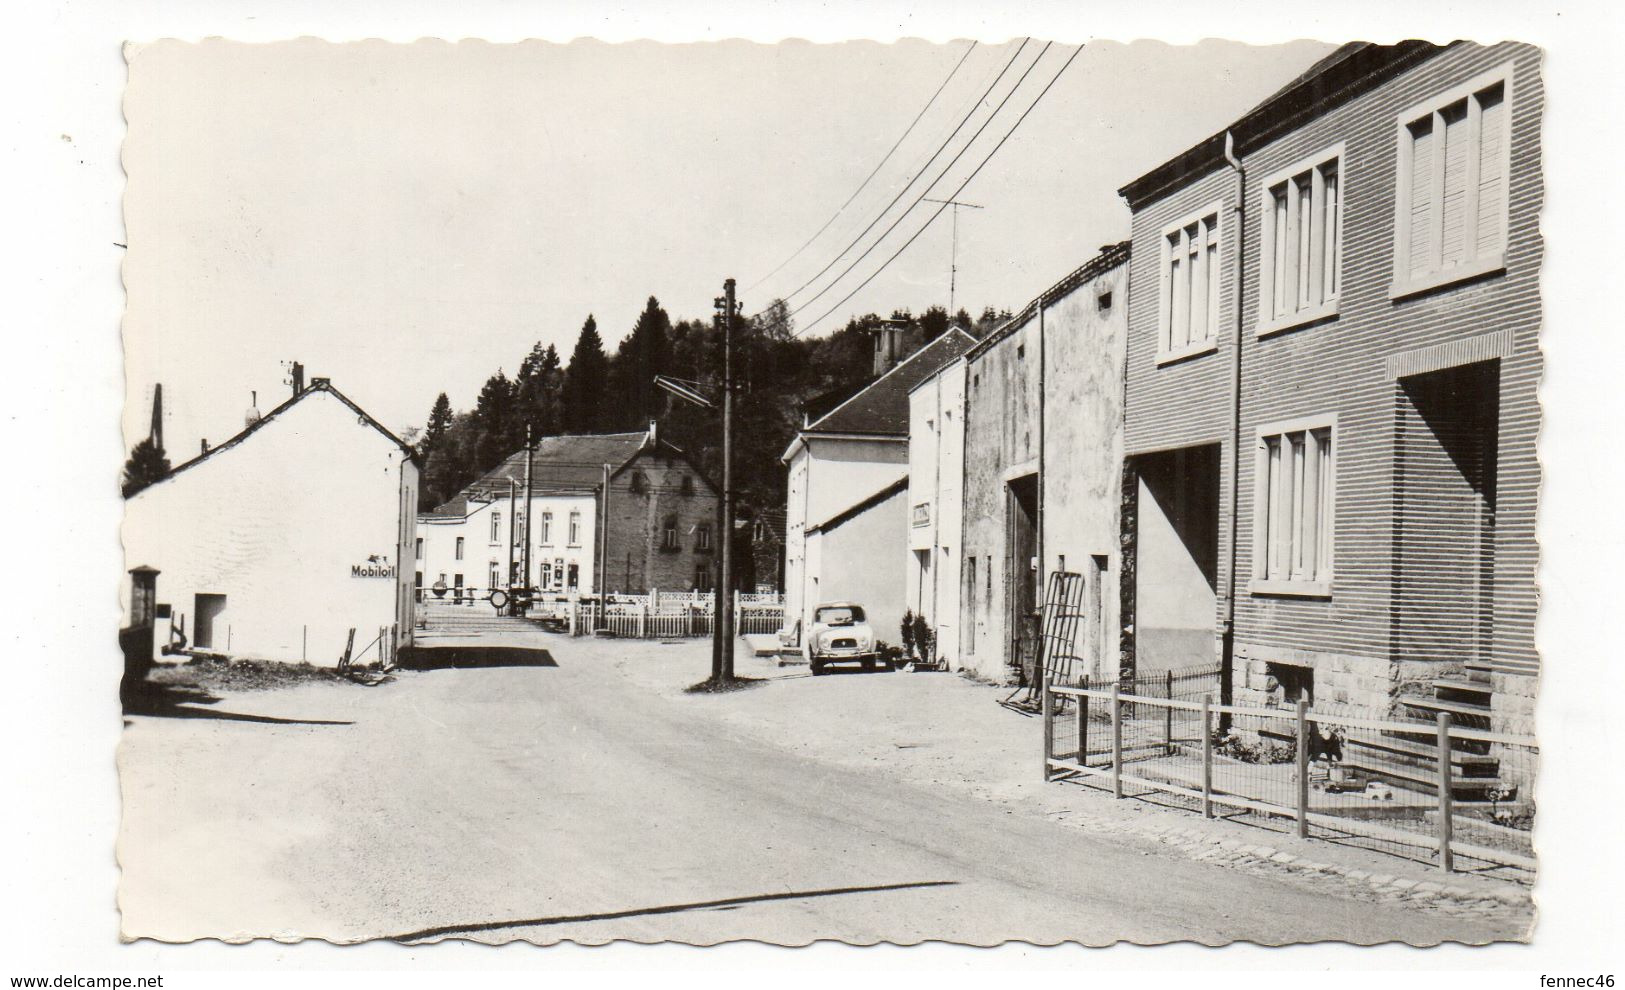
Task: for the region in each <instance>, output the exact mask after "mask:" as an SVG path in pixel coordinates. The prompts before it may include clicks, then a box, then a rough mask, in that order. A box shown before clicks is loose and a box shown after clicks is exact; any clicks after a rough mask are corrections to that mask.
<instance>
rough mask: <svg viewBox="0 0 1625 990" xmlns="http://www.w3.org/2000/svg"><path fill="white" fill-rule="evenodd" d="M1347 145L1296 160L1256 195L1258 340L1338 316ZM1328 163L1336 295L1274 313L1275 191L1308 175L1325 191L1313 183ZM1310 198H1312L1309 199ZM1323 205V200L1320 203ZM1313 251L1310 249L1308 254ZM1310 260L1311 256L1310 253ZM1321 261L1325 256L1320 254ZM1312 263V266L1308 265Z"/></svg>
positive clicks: (1290, 202) (1271, 177)
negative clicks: (1333, 166)
mask: <svg viewBox="0 0 1625 990" xmlns="http://www.w3.org/2000/svg"><path fill="white" fill-rule="evenodd" d="M1347 151H1348V148H1347V142H1344V141H1339V142H1337V143H1336V144H1334V145H1332V146H1330V147H1328V148H1323V149H1321V150H1320V151H1318V152H1316V153H1315V154H1312V155H1307V156H1305V157H1303V158H1300V159H1298V160H1297V161H1295V162H1293V163H1292V164H1290V165H1288V166H1287V167H1285V168H1281V169H1277V170H1276V171H1274V172H1271V173H1270V174H1269V175H1267V176H1265V177H1264V181H1263V182H1262V183H1261V184H1260V186H1259V191H1258V201H1259V210H1258V223H1259V232H1260V238H1259V240H1260V243H1261V245H1262V247H1261V250H1260V252H1259V262H1258V319H1257V325H1256V326H1255V328H1254V331H1255V333H1256V335H1257V336H1259V337H1268V336H1271V335H1273V334H1277V333H1282V332H1284V331H1287V330H1291V329H1294V328H1296V327H1301V326H1304V325H1306V324H1310V323H1318V322H1320V321H1322V320H1328V319H1333V318H1335V317H1336V316H1337V315H1338V308H1339V304H1340V303H1341V301H1342V295H1343V282H1344V269H1343V254H1344V237H1345V233H1344V232H1345V230H1346V229H1347V224H1346V222H1345V219H1344V218H1345V217H1346V216H1347V215H1348V189H1349V186H1348V169H1347V167H1346V162H1347V158H1348V155H1347ZM1330 162H1336V163H1337V232H1336V240H1337V257H1336V258H1335V259H1333V261H1332V270H1333V271H1334V272H1335V273H1336V281H1337V291H1336V292H1335V293H1334V294H1333V295H1332V296H1331V297H1330V298H1329V299H1328V298H1325V296H1324V293H1323V295H1322V299H1321V301H1320V302H1319V303H1317V304H1315V305H1313V306H1305V307H1303V308H1302V309H1297V310H1293V311H1291V312H1288V313H1276V312H1275V253H1276V247H1277V246H1276V243H1275V192H1274V190H1275V187H1276V186H1279V185H1281V184H1282V183H1291V182H1292V181H1293V180H1294V179H1296V178H1297V177H1298V176H1300V175H1302V174H1304V173H1305V172H1308V173H1310V174H1311V181H1312V182H1314V188H1318V189H1322V190H1324V182H1323V181H1316V180H1317V179H1318V177H1319V176H1321V175H1322V174H1323V173H1322V171H1321V170H1322V169H1324V168H1325V166H1326V165H1327V164H1328V163H1330ZM1311 198H1312V197H1311ZM1321 202H1322V203H1323V204H1324V202H1325V201H1324V199H1322V201H1321ZM1287 209H1288V213H1289V215H1291V214H1294V213H1296V210H1295V209H1294V207H1293V200H1290V199H1289V200H1288V204H1287ZM1318 243H1319V245H1320V249H1321V251H1322V252H1324V250H1325V239H1324V238H1321V239H1320V240H1319V242H1318ZM1313 250H1314V247H1313V246H1311V252H1313ZM1310 257H1311V259H1312V258H1313V257H1314V255H1313V254H1312V253H1311V255H1310ZM1322 257H1324V254H1322ZM1311 263H1312V262H1311Z"/></svg>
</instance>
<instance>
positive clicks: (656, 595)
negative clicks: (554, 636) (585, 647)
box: [529, 591, 784, 639]
mask: <svg viewBox="0 0 1625 990" xmlns="http://www.w3.org/2000/svg"><path fill="white" fill-rule="evenodd" d="M734 597H735V601H734V631H735V632H736V633H738V634H739V635H744V634H746V633H772V632H777V631H778V630H779V628H780V627H781V626H783V625H784V600H783V596H781V595H776V594H775V595H767V594H743V593H741V594H737V595H735V596H734ZM714 598H715V596H713V595H712V594H711V593H709V592H687V591H684V592H670V591H655V592H653V593H652V594H647V595H616V594H611V595H610V596H609V598H608V600H607V601H606V602H605V603H604V605H603V606H602V609H603V615H602V620H601V621H602V628H603V629H604V630H605V631H606V632H607V633H608V634H610V635H613V636H616V637H618V638H625V639H687V638H697V637H704V636H710V635H711V633H712V629H713V622H714V621H715V620H714V611H713V610H714V608H715V601H714ZM597 610H598V606H597V604H596V602H594V601H593V600H591V599H588V600H585V601H583V600H582V599H581V598H579V597H575V598H570V599H565V600H548V601H538V602H536V603H535V604H534V605H532V606H531V609H530V613H529V614H530V617H531V618H532V619H552V620H555V621H559V622H563V623H565V624H566V625H567V628H568V630H569V632H570V634H571V635H573V636H590V635H593V632H594V629H593V626H594V623H595V622H597V621H599V616H598V614H597Z"/></svg>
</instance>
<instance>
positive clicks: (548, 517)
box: [541, 512, 553, 547]
mask: <svg viewBox="0 0 1625 990" xmlns="http://www.w3.org/2000/svg"><path fill="white" fill-rule="evenodd" d="M541 536H542V541H541V542H542V546H544V547H550V546H552V545H553V513H551V512H544V513H542V533H541Z"/></svg>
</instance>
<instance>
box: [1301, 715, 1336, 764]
mask: <svg viewBox="0 0 1625 990" xmlns="http://www.w3.org/2000/svg"><path fill="white" fill-rule="evenodd" d="M1309 759H1310V760H1325V761H1326V762H1327V763H1341V762H1343V733H1342V731H1341V730H1339V729H1335V728H1334V729H1330V730H1328V731H1327V733H1326V734H1325V735H1321V734H1320V726H1319V725H1318V724H1316V725H1312V726H1310V727H1309Z"/></svg>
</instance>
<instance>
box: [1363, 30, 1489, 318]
mask: <svg viewBox="0 0 1625 990" xmlns="http://www.w3.org/2000/svg"><path fill="white" fill-rule="evenodd" d="M1513 69H1514V63H1512V62H1504V63H1502V64H1500V65H1498V66H1495V67H1494V68H1491V69H1486V70H1485V71H1483V72H1480V73H1478V74H1477V75H1475V76H1473V77H1472V78H1470V79H1467V80H1465V81H1464V82H1462V83H1460V84H1458V85H1456V86H1453V87H1451V88H1450V89H1447V90H1444V91H1443V92H1441V93H1438V94H1436V95H1434V96H1431V97H1429V98H1428V99H1426V100H1423V101H1422V102H1420V103H1415V104H1412V105H1411V106H1409V107H1407V108H1406V109H1405V110H1404V111H1403V112H1402V113H1400V114H1399V115H1398V116H1397V117H1395V118H1394V121H1395V123H1394V143H1395V145H1396V146H1397V149H1398V155H1397V158H1396V165H1395V173H1394V178H1395V183H1394V184H1395V187H1396V188H1395V195H1394V258H1393V275H1394V280H1393V283H1392V284H1391V285H1390V286H1389V288H1388V298H1389V299H1390V300H1394V301H1398V300H1400V299H1404V298H1407V297H1410V296H1414V295H1418V294H1420V293H1424V292H1428V291H1430V290H1432V289H1437V288H1441V287H1443V286H1447V285H1453V284H1455V283H1457V282H1463V281H1466V280H1468V279H1474V278H1479V277H1481V276H1484V275H1489V274H1492V273H1495V272H1504V271H1506V258H1507V242H1508V240H1509V239H1510V236H1511V229H1510V228H1511V218H1512V113H1513V107H1514V104H1513V96H1514V91H1513V86H1512V82H1513V78H1512V77H1513ZM1497 83H1499V84H1500V85H1501V87H1502V88H1501V101H1502V103H1503V104H1505V109H1504V111H1503V113H1502V118H1503V120H1502V124H1501V127H1502V134H1501V182H1502V185H1503V186H1504V190H1503V193H1502V195H1501V216H1500V221H1501V249H1500V250H1499V251H1497V252H1495V253H1493V254H1488V255H1480V254H1478V253H1477V252H1476V251H1475V255H1474V257H1473V258H1472V260H1470V261H1466V262H1464V263H1463V264H1459V265H1456V266H1454V267H1451V268H1444V267H1440V268H1436V269H1433V270H1431V271H1428V272H1424V273H1423V274H1421V275H1417V276H1412V275H1411V274H1410V262H1411V244H1410V214H1411V183H1410V181H1409V179H1408V176H1409V175H1410V174H1411V172H1412V171H1413V168H1414V163H1413V156H1414V154H1415V149H1414V147H1413V145H1412V141H1411V139H1410V127H1411V125H1412V124H1414V123H1416V122H1417V121H1419V120H1421V119H1422V118H1424V117H1432V118H1434V119H1433V127H1434V133H1436V134H1442V133H1443V130H1442V129H1441V127H1440V124H1441V119H1440V114H1441V113H1442V112H1443V111H1444V109H1445V108H1446V107H1448V106H1450V105H1451V104H1454V103H1459V102H1461V101H1462V100H1466V101H1467V113H1468V119H1469V120H1477V119H1478V114H1476V113H1475V108H1476V107H1477V106H1478V103H1477V101H1476V99H1475V97H1476V96H1477V95H1478V94H1479V93H1482V92H1483V91H1484V90H1486V89H1490V88H1491V87H1493V86H1495V85H1496V84H1497ZM1471 126H1472V127H1473V130H1472V131H1471V132H1470V135H1471V137H1472V139H1473V144H1474V147H1475V148H1478V149H1482V147H1483V135H1482V131H1480V130H1479V129H1478V127H1479V125H1477V124H1474V125H1471ZM1481 154H1482V152H1481V151H1480V153H1479V154H1474V155H1472V156H1470V157H1469V159H1468V162H1467V175H1468V178H1467V179H1466V180H1465V182H1464V191H1463V194H1464V195H1465V196H1466V197H1467V204H1466V205H1464V206H1463V212H1464V219H1463V223H1464V225H1465V226H1466V227H1467V228H1468V229H1470V230H1472V236H1473V237H1474V238H1475V239H1476V238H1477V236H1478V232H1477V217H1478V210H1477V209H1476V205H1477V203H1478V161H1479V157H1480V155H1481ZM1435 160H1436V161H1438V162H1439V164H1438V165H1437V166H1436V169H1437V175H1438V178H1436V179H1434V180H1432V181H1433V182H1434V184H1435V186H1436V188H1437V191H1438V192H1439V195H1438V197H1437V201H1436V202H1437V212H1436V215H1434V216H1430V217H1429V218H1428V226H1429V228H1430V229H1431V230H1432V231H1433V232H1434V238H1435V244H1436V245H1437V244H1440V243H1441V241H1442V238H1441V237H1440V236H1439V232H1440V231H1441V230H1442V227H1443V222H1444V210H1443V195H1442V188H1438V184H1439V182H1441V181H1442V177H1443V175H1444V168H1445V166H1444V156H1443V155H1437V156H1435ZM1469 207H1472V208H1471V209H1469ZM1465 216H1471V217H1472V218H1473V219H1472V222H1471V223H1468V222H1467V221H1466V219H1465ZM1463 236H1466V234H1465V233H1464V234H1463ZM1441 264H1442V263H1441Z"/></svg>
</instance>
